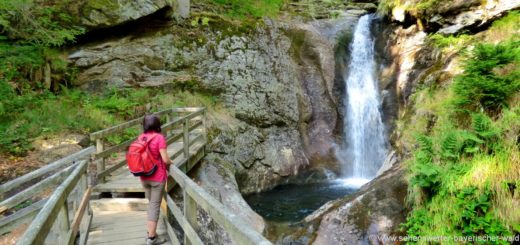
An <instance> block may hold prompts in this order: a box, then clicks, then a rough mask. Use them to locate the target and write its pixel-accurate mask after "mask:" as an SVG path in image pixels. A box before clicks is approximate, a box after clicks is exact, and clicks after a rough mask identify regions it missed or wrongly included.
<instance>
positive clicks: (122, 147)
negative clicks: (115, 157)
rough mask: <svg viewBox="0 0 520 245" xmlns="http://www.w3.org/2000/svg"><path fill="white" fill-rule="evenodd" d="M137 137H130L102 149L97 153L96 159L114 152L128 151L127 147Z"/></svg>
mask: <svg viewBox="0 0 520 245" xmlns="http://www.w3.org/2000/svg"><path fill="white" fill-rule="evenodd" d="M136 139H137V137H135V138H132V139H129V140H127V141H125V142H123V143H121V144H119V145H115V146H112V147H110V148H108V149H106V150H104V151H101V152H99V153H96V155H95V158H96V159H99V158H105V157H108V156H110V155H112V154H114V153H118V152H121V151H126V149H127V148H128V146H129V145H130V144H132V142H134V141H135V140H136Z"/></svg>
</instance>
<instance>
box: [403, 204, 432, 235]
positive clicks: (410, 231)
mask: <svg viewBox="0 0 520 245" xmlns="http://www.w3.org/2000/svg"><path fill="white" fill-rule="evenodd" d="M429 222H431V217H430V216H429V215H428V211H427V210H425V209H422V208H419V209H415V210H413V211H412V212H410V214H408V217H407V218H406V222H405V223H403V224H401V230H402V231H406V234H407V235H408V236H410V237H419V236H420V235H421V234H422V230H423V229H425V226H427V224H428V223H429Z"/></svg>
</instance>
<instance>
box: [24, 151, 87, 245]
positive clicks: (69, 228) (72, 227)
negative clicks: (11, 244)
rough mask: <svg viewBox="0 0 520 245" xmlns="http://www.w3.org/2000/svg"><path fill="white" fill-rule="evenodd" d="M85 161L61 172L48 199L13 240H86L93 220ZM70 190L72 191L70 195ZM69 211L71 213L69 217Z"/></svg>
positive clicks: (41, 241)
mask: <svg viewBox="0 0 520 245" xmlns="http://www.w3.org/2000/svg"><path fill="white" fill-rule="evenodd" d="M88 163H89V161H88V160H80V161H77V162H76V163H74V164H73V165H71V166H70V167H68V168H66V169H64V170H62V171H61V172H60V173H64V174H65V177H66V179H65V180H64V181H63V182H62V183H61V184H60V185H59V186H58V187H57V188H56V190H55V191H54V192H53V193H52V195H51V196H50V197H49V198H48V199H47V201H46V202H45V205H43V207H42V209H41V211H40V212H39V213H38V215H37V216H36V217H35V218H34V220H33V221H32V222H31V225H30V226H29V227H28V228H27V230H26V231H25V233H24V234H23V236H22V237H21V238H20V239H19V240H18V241H17V243H16V244H20V245H25V244H27V245H29V244H44V243H45V244H67V245H71V244H75V243H76V242H78V244H86V242H87V239H88V230H89V227H90V224H91V221H92V211H91V210H90V205H89V199H90V192H91V190H92V187H91V186H88V179H87V176H88V175H87V167H88ZM40 183H41V182H40ZM73 190H75V191H73ZM71 193H75V195H72V196H70V194H71ZM70 214H73V215H74V216H73V219H72V221H71V220H70V219H69V215H70Z"/></svg>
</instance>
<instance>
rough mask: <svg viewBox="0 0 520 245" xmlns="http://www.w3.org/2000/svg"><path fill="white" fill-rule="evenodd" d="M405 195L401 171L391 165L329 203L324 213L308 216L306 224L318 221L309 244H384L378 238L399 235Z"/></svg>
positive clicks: (404, 211) (402, 220)
mask: <svg viewBox="0 0 520 245" xmlns="http://www.w3.org/2000/svg"><path fill="white" fill-rule="evenodd" d="M406 193H407V184H406V181H405V180H404V170H403V169H402V168H401V167H400V166H394V167H392V168H391V169H390V170H388V171H387V172H385V173H384V174H382V175H381V176H379V177H377V178H376V179H374V180H373V181H371V182H370V183H368V184H367V185H365V186H363V187H362V188H361V189H360V191H359V192H357V193H356V194H354V195H353V196H350V197H347V198H344V199H342V200H339V201H335V202H334V203H333V204H330V203H329V204H327V205H326V206H324V209H327V208H328V210H326V211H324V210H323V209H321V210H318V211H317V213H315V214H313V215H311V216H309V219H306V221H307V222H311V223H313V222H319V227H318V228H317V233H316V238H315V239H314V241H313V242H312V244H320V245H326V244H386V243H385V242H384V241H382V240H378V236H379V237H384V236H391V235H399V234H400V232H399V225H400V224H401V223H402V222H404V221H405V217H406V209H405V196H406ZM317 216H318V217H319V218H318V217H317Z"/></svg>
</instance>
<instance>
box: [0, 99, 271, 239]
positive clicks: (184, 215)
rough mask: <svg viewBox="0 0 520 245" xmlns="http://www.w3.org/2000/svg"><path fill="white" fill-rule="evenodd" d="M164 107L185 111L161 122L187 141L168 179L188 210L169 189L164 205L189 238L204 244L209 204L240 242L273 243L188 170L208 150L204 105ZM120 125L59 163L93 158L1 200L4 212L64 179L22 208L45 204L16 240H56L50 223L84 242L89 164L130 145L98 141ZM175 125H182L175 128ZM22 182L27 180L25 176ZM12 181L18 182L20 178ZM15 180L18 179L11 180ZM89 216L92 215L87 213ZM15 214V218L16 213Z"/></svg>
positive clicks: (173, 137)
mask: <svg viewBox="0 0 520 245" xmlns="http://www.w3.org/2000/svg"><path fill="white" fill-rule="evenodd" d="M160 113H166V114H167V113H183V114H184V115H182V116H180V117H179V118H176V119H174V118H173V116H172V115H171V114H167V115H168V122H167V123H166V124H165V125H163V127H162V129H163V130H164V131H165V134H166V136H167V143H168V144H171V143H181V142H182V148H181V149H179V150H178V151H176V152H174V154H172V159H175V161H174V164H172V165H171V166H170V175H169V177H170V178H169V180H171V179H172V178H173V179H174V183H172V184H170V182H168V186H167V190H171V188H172V187H173V186H174V185H175V184H178V186H179V187H180V188H181V189H182V193H183V202H184V203H183V208H182V209H183V210H181V208H179V207H177V206H176V205H175V203H174V202H173V199H172V197H171V196H170V195H169V194H167V195H165V197H164V198H165V201H166V202H165V203H166V205H165V206H164V207H163V208H166V209H167V210H168V211H169V212H165V215H172V214H173V216H174V217H175V219H176V220H177V221H178V223H179V224H180V226H181V228H182V231H183V232H184V244H197V245H200V244H203V241H202V239H201V238H200V237H199V235H198V234H197V208H200V209H202V210H204V211H205V212H206V213H207V214H208V215H209V216H210V217H211V218H212V219H213V220H215V222H216V223H218V224H219V225H221V226H222V227H223V228H224V230H225V231H226V232H227V233H228V234H229V236H230V237H231V239H232V240H233V241H234V242H235V243H237V244H246V245H248V244H251V245H252V244H261V245H270V244H272V243H271V242H270V241H268V240H267V239H266V238H265V237H263V236H262V234H261V233H260V232H258V231H256V230H255V229H254V228H253V227H252V226H251V225H250V224H248V223H246V222H245V221H244V220H242V219H241V218H240V217H238V216H237V215H236V214H235V213H233V212H232V211H230V210H229V209H228V208H227V207H226V206H224V205H223V204H222V203H220V202H219V201H217V200H216V199H215V198H214V197H213V196H211V195H210V194H209V193H208V192H206V191H205V190H204V189H203V188H202V187H200V186H199V185H197V184H196V183H195V182H194V181H193V180H191V179H190V178H189V177H188V176H187V175H186V173H187V172H189V170H190V169H192V168H193V167H194V166H196V164H197V163H199V162H200V160H201V159H202V158H203V157H204V155H205V153H206V144H207V135H206V133H207V131H206V122H205V109H204V108H174V109H169V110H165V111H162V112H160ZM136 120H139V119H134V120H131V121H129V122H127V123H123V124H121V125H124V126H125V127H131V126H129V125H131V123H135V122H136ZM121 125H118V126H115V127H112V128H109V129H111V130H112V131H110V130H108V131H107V130H102V131H100V132H104V133H101V134H97V136H94V137H93V138H94V139H96V141H97V142H96V143H97V144H98V147H97V149H96V151H97V154H95V153H94V147H93V146H92V147H89V148H87V149H85V150H82V151H80V152H78V153H75V154H73V155H71V156H68V157H65V158H63V159H60V160H58V161H56V162H58V163H61V164H60V165H59V166H63V164H65V162H67V163H68V162H70V161H71V159H73V158H74V157H73V156H75V157H76V158H77V157H78V156H81V157H82V158H84V157H86V156H89V155H90V156H92V158H90V159H88V160H80V161H77V162H76V163H73V164H72V165H71V166H69V167H67V168H66V169H63V170H60V171H59V172H57V173H55V174H54V175H52V176H51V177H49V178H47V179H45V180H44V181H41V182H39V183H37V184H36V185H34V186H33V187H31V188H29V189H28V190H26V191H24V192H21V193H19V194H17V195H15V196H13V197H12V198H10V199H8V200H4V201H3V202H2V203H1V204H0V212H1V209H2V205H3V204H6V206H12V205H13V203H16V202H18V200H22V199H25V198H26V197H27V193H29V192H31V191H34V190H40V189H41V188H43V186H48V184H49V183H51V182H52V183H54V182H57V181H61V180H63V179H65V180H64V181H63V183H62V184H61V185H59V186H58V187H57V189H56V190H55V191H54V192H53V194H52V195H51V196H50V197H49V198H48V199H47V201H46V202H45V204H43V203H44V201H40V202H39V203H38V204H39V205H40V206H39V207H36V206H35V207H33V208H31V209H29V208H27V209H24V211H26V213H27V214H25V213H24V214H21V213H20V214H19V215H17V216H20V217H30V216H29V215H33V213H34V212H36V211H37V210H40V207H41V206H42V205H43V207H41V210H40V211H39V212H38V214H37V215H36V217H35V218H34V220H33V222H32V223H31V225H30V226H29V227H28V229H27V230H26V231H25V233H24V234H23V235H22V237H21V238H20V239H19V240H18V242H17V244H23V245H25V244H43V243H44V242H46V241H48V240H49V239H50V240H52V239H53V238H56V237H55V236H50V237H49V238H47V236H48V235H49V232H50V231H51V229H52V230H53V231H54V232H55V234H57V239H59V241H60V243H64V244H69V245H71V244H74V243H75V240H77V235H78V233H79V238H80V242H79V244H85V243H86V241H87V239H88V230H89V227H90V224H91V221H92V217H93V215H92V211H91V209H90V206H89V205H90V204H89V198H90V194H91V192H92V191H93V187H92V186H88V183H87V176H88V175H87V169H88V165H89V163H90V162H91V161H93V160H96V159H95V158H96V156H97V157H98V159H97V160H98V161H99V160H101V159H99V158H101V157H105V156H107V155H109V153H106V152H110V154H111V153H114V152H118V150H122V149H124V148H125V147H123V146H121V145H125V144H128V141H127V142H123V143H122V144H120V145H116V146H114V147H112V148H109V149H107V150H105V151H103V147H99V141H102V139H103V137H106V136H108V135H110V133H113V132H118V130H120V128H121V127H120V126H121ZM176 126H179V127H182V128H178V129H174V128H175V127H176ZM200 127H203V129H202V130H201V129H200ZM91 137H92V135H91ZM177 140H179V141H177ZM116 147H117V148H116ZM100 150H101V151H100ZM181 155H182V156H183V157H182V158H180V156H181ZM56 162H55V163H53V164H52V165H53V166H51V167H46V168H45V171H44V170H38V171H40V172H39V173H31V174H28V175H27V176H43V175H44V174H42V173H41V172H44V173H49V172H50V171H51V170H48V169H56V168H57V167H55V166H58V164H56ZM125 162H126V161H125V160H123V161H121V162H119V163H117V164H115V165H114V166H111V167H110V168H109V169H106V170H105V169H102V171H99V169H98V177H99V178H104V177H106V176H108V175H109V174H110V173H111V172H112V171H114V170H115V169H117V168H119V167H121V166H124V164H125ZM42 169H44V168H42ZM24 178H25V179H33V178H36V177H32V178H29V177H25V176H24ZM18 182H19V183H22V182H21V181H18ZM13 183H15V184H17V182H13ZM78 183H79V184H78ZM10 185H14V184H12V183H10ZM6 189H7V188H6ZM74 189H76V190H78V191H76V192H75V193H76V194H75V195H73V197H74V198H75V199H74V202H75V204H74V205H70V206H71V207H73V208H74V210H73V211H72V213H74V216H73V218H72V220H70V219H69V216H68V215H69V208H70V207H69V205H68V203H69V201H68V200H67V199H68V198H69V195H70V193H71V192H72V191H73V190H74ZM167 193H169V192H167ZM71 197H72V196H71ZM85 216H86V217H87V218H85ZM12 218H14V216H13V217H12ZM163 218H165V221H168V217H167V216H163ZM4 223H5V222H4ZM54 223H56V224H54ZM83 224H86V226H87V227H82V225H83ZM165 225H166V231H167V233H168V235H169V236H170V240H171V241H172V242H173V243H174V244H180V242H179V239H178V238H177V236H176V233H175V232H174V230H173V227H172V226H171V224H170V223H169V222H165Z"/></svg>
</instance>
